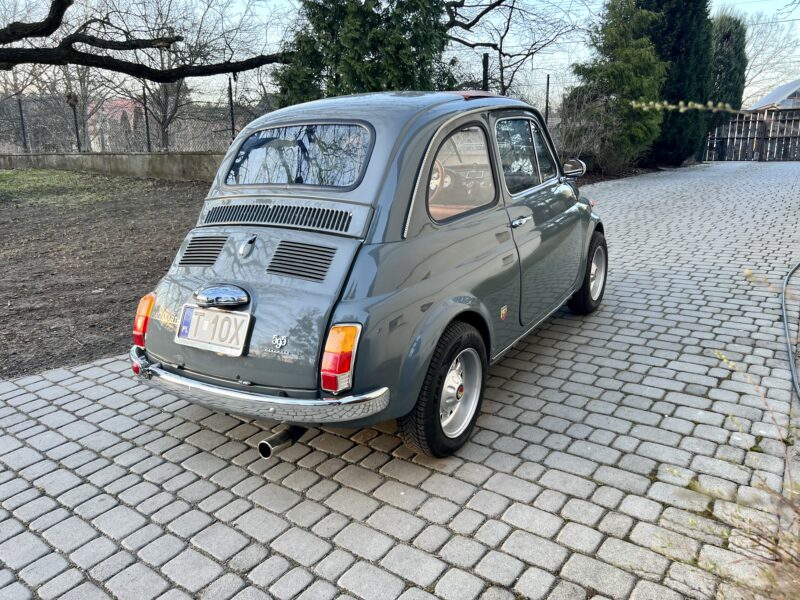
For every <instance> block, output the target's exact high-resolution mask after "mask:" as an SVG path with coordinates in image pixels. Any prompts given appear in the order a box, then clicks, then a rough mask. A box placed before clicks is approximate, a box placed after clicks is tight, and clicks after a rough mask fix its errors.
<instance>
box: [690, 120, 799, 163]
mask: <svg viewBox="0 0 800 600" xmlns="http://www.w3.org/2000/svg"><path fill="white" fill-rule="evenodd" d="M705 160H711V161H734V160H756V161H791V160H800V110H797V109H773V110H764V111H759V112H749V113H742V114H739V115H737V116H736V117H734V118H733V119H732V120H731V121H730V122H728V123H724V124H722V125H719V126H718V127H716V128H715V129H714V131H712V132H711V133H709V135H708V140H707V143H706V151H705Z"/></svg>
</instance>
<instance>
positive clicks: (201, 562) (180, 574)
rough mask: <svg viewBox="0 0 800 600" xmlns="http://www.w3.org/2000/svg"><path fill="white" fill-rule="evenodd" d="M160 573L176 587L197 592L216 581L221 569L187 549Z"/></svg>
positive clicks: (162, 568) (209, 560)
mask: <svg viewBox="0 0 800 600" xmlns="http://www.w3.org/2000/svg"><path fill="white" fill-rule="evenodd" d="M161 571H162V572H163V573H164V574H165V575H166V576H167V577H169V578H170V579H171V580H172V581H174V582H175V583H177V584H178V585H180V586H182V587H184V588H186V589H187V590H189V591H190V592H197V591H198V590H200V589H201V588H203V587H205V586H206V585H208V584H209V583H210V582H212V581H213V580H214V579H216V578H217V577H218V576H219V574H220V573H221V572H222V567H220V566H219V565H218V564H217V563H215V562H214V561H212V560H211V559H209V558H206V557H205V556H203V555H202V554H200V553H199V552H197V551H196V550H192V549H191V548H188V549H186V550H184V551H183V552H181V553H180V554H178V555H177V556H176V557H175V558H173V559H172V560H170V561H169V562H167V563H166V564H165V565H164V566H163V567H161Z"/></svg>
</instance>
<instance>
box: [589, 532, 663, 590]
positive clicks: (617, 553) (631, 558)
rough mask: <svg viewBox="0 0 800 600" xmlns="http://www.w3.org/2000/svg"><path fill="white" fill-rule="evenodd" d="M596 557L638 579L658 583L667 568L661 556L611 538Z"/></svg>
mask: <svg viewBox="0 0 800 600" xmlns="http://www.w3.org/2000/svg"><path fill="white" fill-rule="evenodd" d="M597 557H598V558H600V559H602V560H604V561H606V562H607V563H610V564H612V565H615V566H617V567H620V568H621V569H623V570H625V571H628V572H632V573H635V574H636V575H638V576H639V577H644V578H646V579H652V580H654V581H660V580H661V578H662V577H663V576H664V574H665V573H666V571H667V567H668V566H669V561H668V560H667V559H666V558H664V557H663V556H661V555H659V554H656V553H655V552H652V551H650V550H647V549H645V548H642V547H640V546H636V545H635V544H630V543H628V542H624V541H622V540H618V539H616V538H613V537H612V538H608V539H607V540H606V541H605V542H603V545H602V546H600V550H598V551H597Z"/></svg>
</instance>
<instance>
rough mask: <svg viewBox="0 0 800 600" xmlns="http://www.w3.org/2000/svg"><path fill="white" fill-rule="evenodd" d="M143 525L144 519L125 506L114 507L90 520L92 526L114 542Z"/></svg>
mask: <svg viewBox="0 0 800 600" xmlns="http://www.w3.org/2000/svg"><path fill="white" fill-rule="evenodd" d="M144 524H145V518H144V517H143V516H142V515H140V514H139V513H137V512H136V511H134V510H132V509H130V508H128V507H127V506H115V507H114V508H112V509H111V510H109V511H107V512H104V513H103V514H101V515H99V516H98V517H96V518H95V519H93V520H92V525H94V526H95V527H97V528H98V529H99V530H100V531H102V532H103V533H104V534H106V535H107V536H109V537H111V538H114V539H116V540H121V539H122V538H124V537H126V536H128V535H130V534H131V533H133V532H134V531H136V530H137V529H139V527H141V526H142V525H144Z"/></svg>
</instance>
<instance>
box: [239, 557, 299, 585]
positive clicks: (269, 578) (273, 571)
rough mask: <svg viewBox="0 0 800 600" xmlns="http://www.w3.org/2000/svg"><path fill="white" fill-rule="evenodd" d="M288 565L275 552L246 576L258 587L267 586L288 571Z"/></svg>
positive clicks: (287, 562)
mask: <svg viewBox="0 0 800 600" xmlns="http://www.w3.org/2000/svg"><path fill="white" fill-rule="evenodd" d="M290 567H291V565H290V563H289V561H288V560H286V559H285V558H283V557H282V556H279V555H277V554H276V555H273V556H270V557H269V558H268V559H267V560H265V561H264V562H261V563H260V564H259V565H258V566H257V567H255V568H254V569H253V570H252V571H250V573H249V574H248V575H247V578H248V579H250V581H252V582H253V583H255V584H256V585H257V586H259V587H262V588H268V587H269V586H270V584H272V582H273V581H275V580H276V579H278V578H279V577H280V576H281V575H283V574H284V573H285V572H286V571H288V570H289V568H290Z"/></svg>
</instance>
